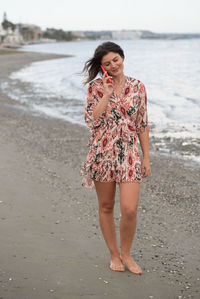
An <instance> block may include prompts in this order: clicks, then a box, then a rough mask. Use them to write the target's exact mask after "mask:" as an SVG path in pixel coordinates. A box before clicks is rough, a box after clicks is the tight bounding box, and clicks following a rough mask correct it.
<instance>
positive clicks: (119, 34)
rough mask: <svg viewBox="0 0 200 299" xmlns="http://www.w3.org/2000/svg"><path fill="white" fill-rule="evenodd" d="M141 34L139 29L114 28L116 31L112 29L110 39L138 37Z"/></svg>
mask: <svg viewBox="0 0 200 299" xmlns="http://www.w3.org/2000/svg"><path fill="white" fill-rule="evenodd" d="M141 36H142V31H139V30H116V31H112V39H115V40H120V39H123V40H130V39H140V38H141Z"/></svg>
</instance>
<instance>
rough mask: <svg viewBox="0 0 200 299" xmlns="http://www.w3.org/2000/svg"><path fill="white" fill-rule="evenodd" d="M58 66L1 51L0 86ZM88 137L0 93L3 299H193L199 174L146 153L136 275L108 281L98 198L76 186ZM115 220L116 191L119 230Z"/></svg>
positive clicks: (198, 282)
mask: <svg viewBox="0 0 200 299" xmlns="http://www.w3.org/2000/svg"><path fill="white" fill-rule="evenodd" d="M8 52H9V51H8ZM59 57H60V58H62V57H66V55H65V56H64V55H63V56H61V55H54V54H41V53H31V52H23V53H17V52H15V51H11V52H10V53H5V54H4V55H1V51H0V80H1V79H2V78H4V77H5V76H9V74H10V73H11V72H13V71H16V70H18V69H20V68H22V67H24V66H25V65H28V64H30V63H31V62H34V61H40V60H48V59H58V58H59ZM88 137H89V131H88V129H87V128H84V127H81V126H79V125H75V124H71V123H68V122H66V121H63V120H58V119H50V118H48V117H44V116H40V115H39V114H35V115H31V114H30V113H28V112H27V111H26V110H23V109H19V108H18V107H17V106H16V102H15V101H14V100H12V99H10V98H9V97H8V96H7V95H6V94H3V93H2V92H1V90H0V141H1V146H0V168H1V171H0V184H1V188H0V244H1V245H0V299H36V298H42V299H49V298H53V299H66V298H67V299H68V298H69V299H71V298H74V299H75V298H84V299H89V298H94V299H97V298H98V299H102V298H110V299H111V298H113V299H120V298H123V299H130V298H133V299H148V298H153V299H181V298H195V299H198V298H199V297H200V255H199V252H200V246H199V237H200V234H199V231H200V225H199V223H200V222H199V214H200V211H199V190H200V188H199V187H200V171H199V168H194V167H192V166H189V165H186V164H184V163H183V162H182V161H181V160H178V159H177V158H174V159H173V158H171V157H165V156H161V155H158V154H157V152H156V151H153V150H152V151H151V157H150V158H151V170H152V172H151V175H150V177H148V178H147V179H145V180H144V182H143V183H142V186H141V194H140V201H139V209H138V224H137V231H136V235H135V239H134V243H133V247H132V255H133V257H134V258H135V260H136V261H137V262H138V264H139V265H140V266H141V267H142V269H143V274H142V275H141V276H137V275H134V274H132V273H130V272H129V271H128V270H126V271H125V273H117V272H112V271H111V270H109V267H108V266H109V253H108V250H107V248H106V245H105V243H104V240H103V237H102V235H101V231H100V227H99V222H98V205H97V198H96V193H95V190H94V189H92V190H91V189H86V188H84V187H82V186H81V177H80V174H79V171H80V168H81V165H82V163H83V162H84V160H85V157H86V153H87V146H86V145H87V140H88ZM151 142H153V140H152V139H151ZM119 219H120V210H119V190H118V186H117V193H116V208H115V220H116V224H117V227H118V228H119ZM118 239H119V238H118Z"/></svg>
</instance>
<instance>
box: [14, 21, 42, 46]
mask: <svg viewBox="0 0 200 299" xmlns="http://www.w3.org/2000/svg"><path fill="white" fill-rule="evenodd" d="M17 26H18V28H19V31H20V33H21V34H22V36H23V38H24V40H25V41H29V42H38V41H39V40H40V39H41V37H42V30H41V28H40V27H39V26H36V25H34V24H22V23H19V24H17Z"/></svg>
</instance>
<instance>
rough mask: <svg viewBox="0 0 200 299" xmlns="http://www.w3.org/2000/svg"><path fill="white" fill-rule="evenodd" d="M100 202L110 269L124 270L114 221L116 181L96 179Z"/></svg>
mask: <svg viewBox="0 0 200 299" xmlns="http://www.w3.org/2000/svg"><path fill="white" fill-rule="evenodd" d="M94 184H95V188H96V192H97V197H98V202H99V222H100V227H101V231H102V234H103V236H104V239H105V241H106V244H107V246H108V248H109V250H110V256H111V262H110V269H111V270H114V271H124V270H125V268H124V265H123V264H122V261H121V258H120V253H119V250H118V246H117V237H116V231H115V223H114V204H115V187H116V183H115V182H108V183H103V182H97V181H94Z"/></svg>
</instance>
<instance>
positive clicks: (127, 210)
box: [122, 207, 137, 220]
mask: <svg viewBox="0 0 200 299" xmlns="http://www.w3.org/2000/svg"><path fill="white" fill-rule="evenodd" d="M122 217H124V218H126V219H128V220H133V219H136V218H137V208H134V207H123V209H122Z"/></svg>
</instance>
